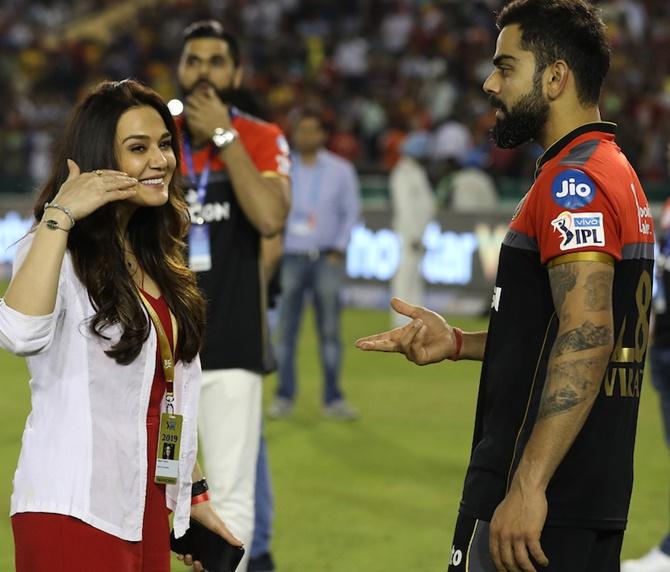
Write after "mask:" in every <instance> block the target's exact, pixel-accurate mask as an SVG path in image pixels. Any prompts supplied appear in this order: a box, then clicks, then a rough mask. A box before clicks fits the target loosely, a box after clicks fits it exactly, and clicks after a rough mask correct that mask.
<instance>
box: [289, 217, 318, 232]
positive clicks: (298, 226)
mask: <svg viewBox="0 0 670 572" xmlns="http://www.w3.org/2000/svg"><path fill="white" fill-rule="evenodd" d="M315 228H316V224H315V220H314V217H313V216H311V215H307V214H297V215H295V216H294V217H293V220H292V221H291V222H290V223H289V232H290V233H291V234H294V235H296V236H309V235H310V234H312V233H313V232H314V230H315Z"/></svg>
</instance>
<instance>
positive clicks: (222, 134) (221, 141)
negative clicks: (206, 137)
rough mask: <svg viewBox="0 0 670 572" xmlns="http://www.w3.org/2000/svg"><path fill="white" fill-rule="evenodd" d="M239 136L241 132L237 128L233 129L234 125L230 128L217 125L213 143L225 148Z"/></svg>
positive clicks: (219, 147)
mask: <svg viewBox="0 0 670 572" xmlns="http://www.w3.org/2000/svg"><path fill="white" fill-rule="evenodd" d="M239 136H240V134H239V133H238V132H237V129H233V128H232V127H231V128H230V129H224V128H223V127H217V128H216V129H215V130H214V135H212V143H214V145H216V147H217V148H218V149H225V148H226V147H228V145H230V144H231V143H232V142H233V141H235V139H237V138H238V137H239Z"/></svg>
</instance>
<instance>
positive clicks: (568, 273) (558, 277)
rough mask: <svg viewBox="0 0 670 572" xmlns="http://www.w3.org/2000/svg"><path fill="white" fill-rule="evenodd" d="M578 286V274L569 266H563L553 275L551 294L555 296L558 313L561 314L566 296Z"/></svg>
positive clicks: (554, 271)
mask: <svg viewBox="0 0 670 572" xmlns="http://www.w3.org/2000/svg"><path fill="white" fill-rule="evenodd" d="M576 284H577V272H576V271H575V269H574V268H572V267H571V265H569V264H561V265H560V266H557V267H556V268H554V270H553V271H552V273H551V293H552V294H553V296H554V304H555V305H556V312H557V313H560V310H561V307H562V306H563V302H565V296H566V295H567V293H568V292H570V291H571V290H572V289H573V288H574V287H575V285H576Z"/></svg>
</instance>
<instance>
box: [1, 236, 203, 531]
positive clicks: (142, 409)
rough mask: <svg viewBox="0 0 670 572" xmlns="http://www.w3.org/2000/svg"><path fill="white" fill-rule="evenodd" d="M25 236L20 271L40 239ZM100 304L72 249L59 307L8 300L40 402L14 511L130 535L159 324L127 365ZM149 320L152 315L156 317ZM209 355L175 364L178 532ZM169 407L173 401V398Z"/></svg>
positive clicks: (29, 426)
mask: <svg viewBox="0 0 670 572" xmlns="http://www.w3.org/2000/svg"><path fill="white" fill-rule="evenodd" d="M32 236H33V235H32V234H29V235H28V236H27V237H25V238H24V239H22V241H21V243H20V244H19V248H18V251H17V256H16V260H15V265H14V273H16V270H17V268H19V267H20V265H21V264H22V262H23V260H24V259H25V256H26V255H27V253H28V250H29V248H30V244H31V242H32ZM93 315H94V310H93V307H92V305H91V302H90V300H89V298H88V292H87V291H86V289H85V287H84V285H83V284H82V283H81V282H80V280H79V278H78V277H77V276H76V273H75V271H74V267H73V264H72V259H71V257H70V253H69V252H66V254H65V258H64V260H63V265H62V267H61V273H60V279H59V283H58V296H57V300H56V306H55V308H54V311H53V313H51V314H49V315H47V316H27V315H24V314H21V313H19V312H17V311H16V310H14V309H12V308H10V307H9V306H7V304H6V303H5V302H4V300H3V299H0V347H3V348H5V349H7V350H9V351H10V352H12V353H15V354H17V355H22V356H26V361H27V363H28V369H29V370H30V374H31V376H32V379H31V380H30V389H31V394H32V411H31V412H30V415H29V416H28V419H27V420H26V426H25V429H24V432H23V439H22V446H21V454H20V456H19V462H18V467H17V469H16V473H15V475H14V491H13V494H12V499H11V511H10V514H15V513H22V512H47V513H57V514H64V515H71V516H74V517H76V518H78V519H81V520H83V521H84V522H86V523H88V524H90V525H92V526H94V527H95V528H98V529H100V530H103V531H105V532H107V533H109V534H112V535H114V536H117V537H119V538H122V539H124V540H130V541H138V540H141V538H142V522H143V516H144V503H145V494H146V483H147V469H148V467H147V428H146V418H147V409H148V406H149V394H150V392H151V385H152V382H153V377H154V369H155V366H156V333H155V329H154V328H153V326H152V328H151V333H150V335H149V338H148V340H147V341H146V343H145V344H144V345H143V346H142V350H141V352H140V354H139V355H138V357H137V358H136V359H135V360H134V361H133V362H132V363H131V364H129V365H119V364H118V363H116V361H114V360H113V359H111V358H109V357H108V356H107V355H105V353H104V351H105V350H106V349H109V348H110V347H111V346H112V345H113V344H114V343H115V342H116V341H117V340H118V339H119V337H120V335H121V328H120V326H118V325H117V326H114V327H109V328H107V329H106V330H105V332H104V333H105V335H106V336H108V337H110V338H111V339H110V340H104V339H102V338H100V337H99V336H96V335H93V334H92V333H91V331H90V329H89V326H88V322H89V319H90V318H91V317H92V316H93ZM147 319H149V318H148V317H147ZM200 382H201V371H200V360H199V359H195V360H194V361H193V362H191V363H184V362H183V361H180V362H178V363H177V364H176V367H175V385H174V391H175V412H176V413H179V414H181V415H183V416H184V424H183V428H182V444H181V451H180V455H179V477H180V478H179V481H178V483H177V484H176V485H168V486H167V488H166V491H167V494H166V496H167V502H166V504H167V506H168V507H169V508H170V509H171V510H173V511H174V515H175V516H174V528H175V534H176V535H177V536H181V535H183V533H184V532H185V531H186V529H187V528H188V520H189V515H190V509H191V472H192V470H193V465H194V463H195V460H196V448H197V423H196V415H197V411H198V400H199V396H200ZM163 410H164V404H163Z"/></svg>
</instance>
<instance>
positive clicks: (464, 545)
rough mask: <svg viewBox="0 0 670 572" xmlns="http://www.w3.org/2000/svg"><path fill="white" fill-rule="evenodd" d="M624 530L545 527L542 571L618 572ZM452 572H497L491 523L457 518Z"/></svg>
mask: <svg viewBox="0 0 670 572" xmlns="http://www.w3.org/2000/svg"><path fill="white" fill-rule="evenodd" d="M622 542H623V530H593V529H590V528H562V527H557V526H545V527H544V530H542V536H541V537H540V544H541V546H542V550H544V553H545V554H546V555H547V558H548V559H549V566H547V567H546V568H543V567H541V566H537V565H536V566H535V568H536V569H537V570H538V571H542V572H619V570H620V568H619V566H620V564H619V556H620V553H621V544H622ZM449 572H496V569H495V566H494V565H493V561H492V560H491V556H490V555H489V523H488V522H484V521H483V520H477V519H475V518H472V517H469V516H464V515H462V514H459V515H458V520H457V521H456V530H455V532H454V542H453V544H452V546H451V556H450V560H449Z"/></svg>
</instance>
